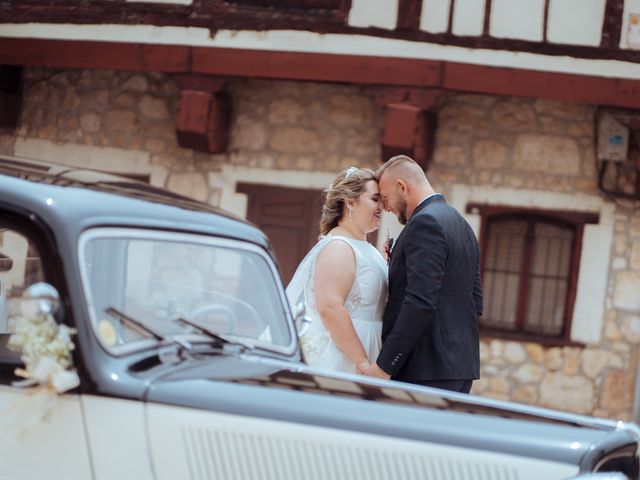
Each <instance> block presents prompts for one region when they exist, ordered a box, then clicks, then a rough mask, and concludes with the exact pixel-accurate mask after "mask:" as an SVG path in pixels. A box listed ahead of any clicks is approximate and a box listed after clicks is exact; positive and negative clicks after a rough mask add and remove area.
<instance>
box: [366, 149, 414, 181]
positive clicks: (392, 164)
mask: <svg viewBox="0 0 640 480" xmlns="http://www.w3.org/2000/svg"><path fill="white" fill-rule="evenodd" d="M406 164H409V165H410V168H411V169H412V170H415V169H416V168H417V169H419V170H420V171H422V172H423V173H424V171H423V170H422V167H421V166H420V165H418V162H416V161H415V160H414V159H413V158H411V157H408V156H407V155H396V156H395V157H391V158H390V159H389V160H387V161H386V162H384V163H383V164H382V166H381V167H380V168H378V170H376V180H377V181H378V182H379V181H380V178H381V177H382V175H384V173H385V172H387V171H390V170H391V171H393V170H395V169H396V168H397V167H399V166H401V165H406ZM409 165H407V166H409ZM412 167H413V168H412Z"/></svg>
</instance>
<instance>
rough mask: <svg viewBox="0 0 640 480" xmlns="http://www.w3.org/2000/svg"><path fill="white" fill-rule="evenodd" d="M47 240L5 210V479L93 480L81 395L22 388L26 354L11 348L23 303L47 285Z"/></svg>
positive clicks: (1, 328) (1, 387)
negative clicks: (19, 370)
mask: <svg viewBox="0 0 640 480" xmlns="http://www.w3.org/2000/svg"><path fill="white" fill-rule="evenodd" d="M43 238H44V237H43V236H42V235H38V234H37V232H35V231H34V230H33V228H32V227H31V226H30V224H29V223H28V222H27V221H24V222H22V221H21V220H20V219H19V218H18V217H16V216H15V215H11V214H10V213H8V212H3V211H2V209H0V289H1V291H0V465H1V467H0V468H1V471H2V474H1V475H0V476H2V477H3V478H11V479H13V480H16V479H34V478H46V479H51V480H53V479H65V480H69V479H83V480H85V479H88V478H92V471H91V465H90V461H89V452H88V449H87V439H86V436H85V429H84V425H83V415H82V408H81V405H80V396H79V395H76V394H63V395H57V394H55V393H51V392H48V391H46V390H44V389H41V388H36V387H31V388H19V387H17V386H15V382H16V381H18V380H21V379H20V378H19V377H17V376H16V375H15V373H14V372H15V369H16V367H22V366H23V365H22V362H21V360H20V355H19V354H18V353H16V352H13V351H11V350H9V349H8V348H7V342H8V340H9V338H10V336H11V334H12V333H13V332H15V329H16V325H17V322H18V321H19V312H20V310H19V309H20V299H21V297H22V294H23V292H24V291H25V289H26V288H28V287H29V286H30V285H32V284H34V283H36V282H41V281H47V280H48V278H47V276H46V275H45V268H44V264H43V261H42V258H43V257H42V256H41V254H40V252H41V248H39V247H38V244H37V242H36V240H35V239H38V241H39V242H40V245H42V242H43Z"/></svg>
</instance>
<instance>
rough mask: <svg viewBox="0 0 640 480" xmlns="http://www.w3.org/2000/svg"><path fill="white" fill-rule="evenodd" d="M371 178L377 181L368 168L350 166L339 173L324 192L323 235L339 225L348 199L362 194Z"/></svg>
mask: <svg viewBox="0 0 640 480" xmlns="http://www.w3.org/2000/svg"><path fill="white" fill-rule="evenodd" d="M370 180H374V181H375V180H376V176H375V173H374V172H373V171H372V170H369V169H368V168H356V167H349V168H347V169H346V170H344V171H342V172H340V173H339V174H338V176H337V177H336V178H335V179H334V180H333V182H331V185H330V186H329V188H327V189H326V190H324V192H322V195H323V198H324V202H323V205H322V216H321V217H320V234H321V235H326V234H327V233H329V231H331V229H332V228H335V227H337V226H338V222H339V221H340V220H341V219H342V217H343V216H344V212H345V208H344V207H345V204H346V201H347V200H355V199H357V198H358V197H359V196H360V195H362V193H363V192H364V191H365V189H366V185H367V182H368V181H370Z"/></svg>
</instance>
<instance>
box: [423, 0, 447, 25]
mask: <svg viewBox="0 0 640 480" xmlns="http://www.w3.org/2000/svg"><path fill="white" fill-rule="evenodd" d="M450 5H451V0H423V1H422V11H421V14H420V29H421V30H424V31H425V32H429V33H443V32H446V31H447V27H448V26H449V7H450Z"/></svg>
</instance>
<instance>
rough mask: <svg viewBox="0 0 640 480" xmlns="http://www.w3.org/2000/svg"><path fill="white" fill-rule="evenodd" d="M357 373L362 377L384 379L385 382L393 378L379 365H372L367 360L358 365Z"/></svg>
mask: <svg viewBox="0 0 640 480" xmlns="http://www.w3.org/2000/svg"><path fill="white" fill-rule="evenodd" d="M356 372H357V373H359V374H360V375H367V376H369V377H377V378H383V379H385V380H389V378H391V376H390V375H389V374H388V373H387V372H385V371H384V370H382V369H381V368H380V367H379V366H378V364H377V363H375V362H374V363H371V362H370V361H369V360H368V359H366V358H365V359H364V360H361V361H359V362H358V363H357V364H356Z"/></svg>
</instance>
